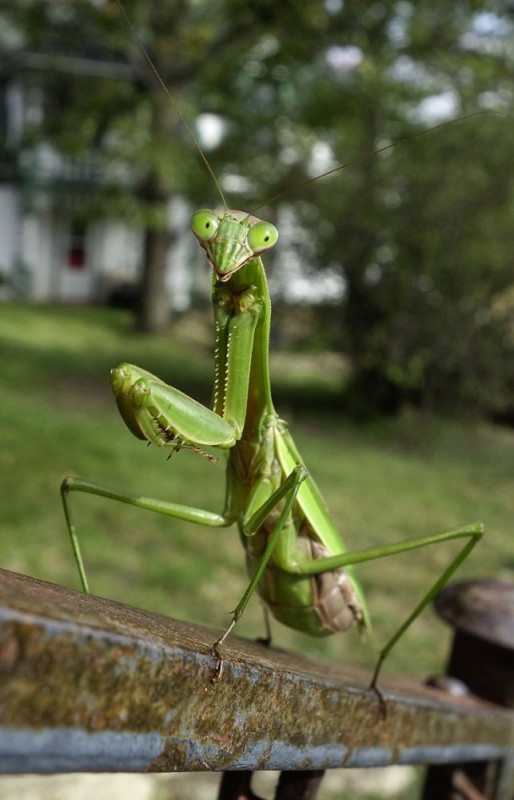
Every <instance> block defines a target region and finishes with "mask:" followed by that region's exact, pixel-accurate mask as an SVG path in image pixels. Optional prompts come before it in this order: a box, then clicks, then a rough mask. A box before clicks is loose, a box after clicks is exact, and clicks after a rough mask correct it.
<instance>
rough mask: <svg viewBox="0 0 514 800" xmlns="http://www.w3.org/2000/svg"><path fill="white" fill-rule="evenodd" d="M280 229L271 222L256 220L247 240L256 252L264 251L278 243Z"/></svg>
mask: <svg viewBox="0 0 514 800" xmlns="http://www.w3.org/2000/svg"><path fill="white" fill-rule="evenodd" d="M277 239H278V231H277V229H276V228H275V226H274V225H272V224H271V222H256V223H255V225H252V227H251V228H250V230H249V231H248V236H247V237H246V241H247V242H248V245H249V246H250V247H251V249H252V250H253V252H254V253H262V251H263V250H268V249H269V248H270V247H273V245H274V244H276V243H277Z"/></svg>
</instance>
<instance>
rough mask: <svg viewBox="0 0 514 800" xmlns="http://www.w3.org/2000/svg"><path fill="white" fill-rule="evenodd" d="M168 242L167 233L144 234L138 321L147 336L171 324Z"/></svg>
mask: <svg viewBox="0 0 514 800" xmlns="http://www.w3.org/2000/svg"><path fill="white" fill-rule="evenodd" d="M169 243H170V236H169V233H168V231H167V230H154V229H151V228H147V230H146V231H145V242H144V265H143V274H142V276H141V294H140V297H141V302H140V304H139V308H138V314H137V320H136V327H137V329H138V330H140V331H144V332H145V333H158V332H159V331H162V330H165V329H166V328H167V327H168V325H169V324H170V320H171V305H170V297H169V295H168V291H167V288H166V268H167V263H168V247H169Z"/></svg>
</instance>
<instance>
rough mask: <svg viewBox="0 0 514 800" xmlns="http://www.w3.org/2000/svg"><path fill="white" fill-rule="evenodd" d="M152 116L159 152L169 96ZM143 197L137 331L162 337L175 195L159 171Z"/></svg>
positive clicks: (158, 100) (148, 180)
mask: <svg viewBox="0 0 514 800" xmlns="http://www.w3.org/2000/svg"><path fill="white" fill-rule="evenodd" d="M151 114H152V117H151V123H150V124H151V128H152V137H153V140H154V142H155V147H156V148H158V147H159V141H162V140H163V139H164V138H165V137H167V136H169V128H168V115H169V107H168V104H167V102H166V97H165V96H164V97H161V95H160V94H159V93H157V94H156V96H155V98H154V102H153V103H152V112H151ZM142 197H143V201H144V203H145V206H146V210H147V218H148V222H147V228H146V231H145V241H144V251H143V257H144V264H143V273H142V275H141V283H140V303H139V308H138V311H137V318H136V328H137V329H138V330H140V331H144V332H145V333H158V332H159V331H162V330H165V329H166V328H167V327H168V325H169V324H170V320H171V303H170V297H169V294H168V290H167V287H166V271H167V262H168V249H169V246H170V243H171V235H170V231H169V230H168V215H167V210H168V206H169V202H170V197H171V192H170V189H169V188H168V187H167V186H166V184H165V182H164V181H163V179H162V177H161V175H160V174H159V173H158V172H157V171H156V170H155V167H153V168H151V169H150V172H149V173H148V175H147V178H146V181H145V184H144V186H143V190H142Z"/></svg>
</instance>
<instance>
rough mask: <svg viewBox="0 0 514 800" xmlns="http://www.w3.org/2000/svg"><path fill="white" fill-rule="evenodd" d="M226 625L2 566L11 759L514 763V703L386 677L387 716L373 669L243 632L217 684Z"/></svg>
mask: <svg viewBox="0 0 514 800" xmlns="http://www.w3.org/2000/svg"><path fill="white" fill-rule="evenodd" d="M215 638H216V634H215V633H213V632H212V631H208V630H206V629H204V628H201V627H199V626H197V625H188V624H184V623H180V622H177V621H175V620H172V619H168V618H166V617H163V616H160V615H157V614H151V613H148V612H144V611H140V610H138V609H134V608H130V607H128V606H124V605H121V604H119V603H114V602H110V601H108V600H104V599H101V598H98V597H93V596H86V595H83V594H81V593H78V592H74V591H70V590H68V589H64V588H62V587H59V586H54V585H52V584H49V583H43V582H42V581H37V580H34V579H31V578H27V577H25V576H21V575H16V574H14V573H10V572H6V571H4V570H0V772H2V773H26V772H30V773H55V772H78V771H90V772H118V771H124V772H168V771H199V770H241V771H251V770H262V769H278V770H310V771H311V772H310V774H311V775H314V774H315V772H314V771H317V770H323V769H326V768H331V767H342V766H343V767H357V766H369V767H371V766H384V765H389V764H427V763H430V764H438V765H446V764H451V763H454V762H459V763H464V762H477V761H488V762H490V761H495V762H501V763H502V764H507V765H509V764H510V761H509V759H511V758H512V755H513V749H512V746H513V742H512V730H513V715H512V713H510V712H509V711H505V710H501V709H498V708H497V707H495V706H493V705H491V704H489V703H486V702H480V701H478V700H475V699H471V698H470V697H460V698H452V697H449V696H448V695H447V694H446V693H444V692H442V691H440V690H437V689H430V688H427V687H420V686H419V685H417V684H409V683H408V682H407V681H405V680H395V679H389V678H386V677H384V679H383V681H382V682H381V688H382V691H383V694H384V698H385V701H386V705H387V714H386V716H385V718H382V717H381V715H380V707H379V703H378V701H377V697H376V695H375V694H374V693H373V692H370V691H369V690H368V689H367V688H366V687H367V684H368V683H369V676H368V675H367V674H365V673H363V672H361V671H357V670H354V669H352V670H350V669H346V668H339V667H338V666H337V665H333V664H326V663H320V662H316V661H314V660H310V659H307V658H305V657H302V656H299V655H294V656H291V655H288V654H284V653H281V652H276V651H274V650H273V649H268V648H266V647H264V646H261V645H259V644H257V643H253V642H248V641H245V640H241V639H238V638H237V637H231V638H230V641H229V642H228V643H227V646H226V648H225V654H226V661H225V669H224V673H223V678H222V680H221V681H220V682H219V683H216V684H213V683H212V682H211V675H212V668H213V661H212V657H211V655H210V647H211V644H212V642H213V640H214V639H215ZM512 780H513V779H512V770H510V769H509V770H507V771H505V770H504V775H503V785H504V786H508V785H510V787H511V788H510V791H511V790H512V787H513V784H512ZM509 782H510V783H509ZM249 796H250V795H249ZM285 796H286V795H285V794H284V797H285ZM287 796H289V795H287ZM312 796H314V795H312ZM498 796H499V797H500V795H498ZM508 796H509V795H507V794H505V797H508Z"/></svg>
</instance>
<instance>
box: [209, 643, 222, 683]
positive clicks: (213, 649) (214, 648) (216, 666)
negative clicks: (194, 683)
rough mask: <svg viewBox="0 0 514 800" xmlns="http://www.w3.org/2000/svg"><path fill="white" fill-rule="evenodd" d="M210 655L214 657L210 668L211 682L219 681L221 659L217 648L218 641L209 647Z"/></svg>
mask: <svg viewBox="0 0 514 800" xmlns="http://www.w3.org/2000/svg"><path fill="white" fill-rule="evenodd" d="M211 656H212V657H213V658H214V659H215V661H214V667H213V668H212V675H211V683H219V681H220V680H221V676H222V675H223V659H222V657H221V655H220V651H219V649H218V642H215V643H214V644H213V646H212V647H211Z"/></svg>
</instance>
